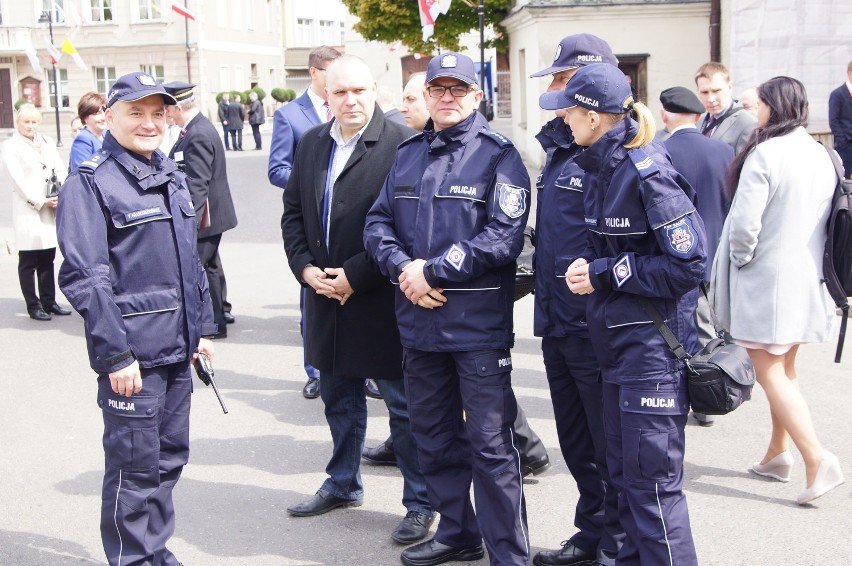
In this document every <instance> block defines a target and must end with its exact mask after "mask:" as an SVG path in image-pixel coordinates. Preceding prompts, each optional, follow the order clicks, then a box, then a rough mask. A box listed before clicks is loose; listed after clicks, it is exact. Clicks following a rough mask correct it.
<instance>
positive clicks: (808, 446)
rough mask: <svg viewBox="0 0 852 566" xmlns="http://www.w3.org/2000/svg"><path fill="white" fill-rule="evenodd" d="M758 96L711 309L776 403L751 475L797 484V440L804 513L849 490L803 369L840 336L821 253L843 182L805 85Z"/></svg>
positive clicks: (777, 83) (774, 84) (770, 86)
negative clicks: (823, 434)
mask: <svg viewBox="0 0 852 566" xmlns="http://www.w3.org/2000/svg"><path fill="white" fill-rule="evenodd" d="M757 95H758V108H757V116H758V127H757V129H756V130H755V131H754V132H753V133H752V137H751V139H750V140H749V142H748V143H747V144H746V147H745V148H744V149H743V151H742V153H740V154H739V155H737V157H736V158H735V159H734V163H733V164H732V185H731V186H732V188H733V189H734V199H733V202H732V203H731V210H730V213H729V214H728V218H727V220H726V221H725V225H724V227H723V228H722V237H721V241H720V243H719V249H718V251H717V253H716V259H715V262H714V265H713V275H712V285H711V301H712V302H713V304H714V306H715V309H716V313H717V315H718V316H719V319H720V321H721V322H722V324H723V325H725V326H726V327H728V328H730V332H731V335H732V336H733V337H734V338H736V340H737V342H738V343H740V344H741V345H742V346H745V347H746V348H748V352H749V355H750V356H751V359H752V361H753V362H754V367H755V370H756V372H757V382H758V383H759V384H760V385H761V387H763V389H764V391H765V392H766V397H767V399H768V400H769V408H770V412H771V416H772V433H771V436H770V438H769V446H768V447H767V449H766V453H765V454H764V455H763V457H762V459H761V460H759V461H758V462H755V463H754V464H753V465H752V467H751V471H753V472H754V473H755V474H758V475H761V476H765V477H769V478H773V479H776V480H778V481H782V482H786V481H789V480H790V475H791V470H792V468H793V456H792V454H791V453H790V451H789V449H788V447H789V442H790V439H791V438H792V440H793V443H794V444H795V445H796V447H797V448H798V449H799V452H800V453H801V455H802V458H803V459H804V463H805V473H806V482H807V484H806V485H807V487H806V489H805V490H804V491H803V492H801V493H800V494H799V496H798V498H797V501H798V503H799V504H805V503H808V502H810V501H813V500H814V499H816V498H817V497H819V496H821V495H823V494H825V493H826V492H828V491H829V490H831V489H833V488H835V487H837V486H838V485H840V484H841V483H843V473H842V472H841V470H840V464H839V463H838V461H837V458H836V457H835V456H834V455H833V454H832V453H830V452H829V451H828V450H825V449H823V447H822V445H821V444H820V442H819V440H818V439H817V436H816V432H815V430H814V425H813V421H812V419H811V414H810V411H809V409H808V405H807V402H806V401H805V398H804V397H803V396H802V393H801V391H800V390H799V385H798V383H797V374H796V367H795V365H796V354H797V352H798V349H799V345H800V344H804V343H808V342H823V341H825V340H827V339H828V338H829V337H830V335H831V333H832V327H833V323H834V318H835V309H834V303H833V302H832V300H831V297H830V296H829V294H828V291H827V290H826V288H825V285H824V284H823V282H822V279H823V270H822V254H823V248H824V246H825V238H826V222H827V220H828V213H829V209H830V205H831V199H832V195H833V194H834V187H835V184H836V175H835V172H834V167H833V165H832V163H831V160H830V158H829V156H828V154H827V153H826V151H825V149H824V148H823V147H822V146H820V144H818V143H817V142H815V141H814V140H813V138H811V136H810V135H809V134H808V133H807V131H805V126H806V125H807V123H808V98H807V93H806V92H805V87H804V85H803V84H802V83H801V82H799V81H797V80H796V79H793V78H790V77H775V78H773V79H770V80H768V81H766V82H765V83H763V84H761V85H760V86H759V87H758V88H757Z"/></svg>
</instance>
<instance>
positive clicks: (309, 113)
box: [267, 91, 322, 189]
mask: <svg viewBox="0 0 852 566" xmlns="http://www.w3.org/2000/svg"><path fill="white" fill-rule="evenodd" d="M321 123H322V121H321V120H320V117H319V116H317V111H316V110H314V105H313V103H312V102H311V98H310V97H309V96H308V91H305V92H303V93H302V96H300V97H299V98H297V99H296V100H294V101H293V102H291V103H289V104H285V105H284V106H282V107H281V108H279V109H278V110H276V111H275V117H274V120H273V124H272V145H271V146H270V150H269V168H268V169H267V175H268V176H269V182H270V183H272V184H273V185H275V186H276V187H280V188H282V189H283V188H285V187H286V186H287V181H288V180H289V179H290V171H291V170H292V169H293V157H294V156H295V155H296V146H297V145H298V144H299V140H300V139H302V135H303V134H304V133H305V132H307V131H308V130H310V129H311V128H313V127H314V126H318V125H320V124H321Z"/></svg>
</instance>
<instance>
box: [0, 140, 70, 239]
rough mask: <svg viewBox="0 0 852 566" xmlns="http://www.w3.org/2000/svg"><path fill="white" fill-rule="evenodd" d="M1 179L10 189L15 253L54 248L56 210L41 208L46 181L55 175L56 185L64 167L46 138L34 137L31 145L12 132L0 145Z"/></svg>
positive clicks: (65, 172) (61, 178)
mask: <svg viewBox="0 0 852 566" xmlns="http://www.w3.org/2000/svg"><path fill="white" fill-rule="evenodd" d="M0 151H2V155H0V159H2V172H3V178H4V179H5V180H6V181H7V182H8V184H9V186H10V187H11V189H12V223H13V224H14V227H15V244H16V245H17V247H18V249H19V250H46V249H49V248H55V247H56V210H55V209H53V208H50V207H49V206H45V205H44V201H45V197H46V196H47V195H46V191H45V187H46V185H47V180H48V179H49V178H50V176H51V171H55V172H56V178H57V179H58V181H59V182H60V183H62V182H64V181H65V177H66V176H67V175H68V168H67V167H66V165H65V163H63V162H62V159H61V158H60V157H59V152H58V151H56V145H55V143H54V142H53V140H51V139H50V138H46V137H44V136H41V135H38V134H37V135H36V140H35V142H32V141H30V140H28V139H27V138H25V137H24V136H22V135H21V134H19V133H18V132H15V133H13V134H12V137H11V138H9V139H8V140H6V141H5V142H3V146H2V150H0Z"/></svg>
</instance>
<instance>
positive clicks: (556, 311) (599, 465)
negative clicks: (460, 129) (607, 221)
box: [532, 33, 624, 566]
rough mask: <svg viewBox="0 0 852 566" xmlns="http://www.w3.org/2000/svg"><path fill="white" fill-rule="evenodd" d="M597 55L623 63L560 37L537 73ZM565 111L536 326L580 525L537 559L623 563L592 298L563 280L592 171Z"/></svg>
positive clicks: (543, 227)
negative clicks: (582, 162)
mask: <svg viewBox="0 0 852 566" xmlns="http://www.w3.org/2000/svg"><path fill="white" fill-rule="evenodd" d="M595 62H598V63H600V62H603V63H607V64H610V65H614V66H617V65H618V60H617V59H616V58H615V56H614V55H613V54H612V50H611V49H610V47H609V45H608V44H607V43H606V42H605V41H604V40H602V39H601V38H599V37H597V36H594V35H591V34H586V33H581V34H577V35H569V36H568V37H565V38H564V39H562V41H560V42H559V45H558V46H557V48H556V56H555V57H554V58H553V63H552V64H551V65H550V66H549V67H547V68H546V69H543V70H541V71H539V72H537V73H534V74H533V75H532V76H533V77H544V76H550V77H552V78H551V82H550V85H549V86H548V88H547V91H548V92H556V91H561V90H563V89H564V88H565V85H566V84H568V81H570V80H571V77H573V76H574V74H575V73H576V72H577V70H578V69H579V68H581V67H584V66H586V65H589V64H591V63H595ZM564 117H565V111H564V110H563V109H558V110H557V111H556V117H555V118H554V119H553V120H551V121H550V122H548V123H546V124H545V125H544V126H543V127H542V129H541V132H540V133H539V134H538V135H537V136H536V138H537V139H538V141H539V142H540V143H541V146H542V148H543V149H544V150H545V152H546V153H547V161H546V162H545V165H544V170H543V171H542V173H541V176H540V177H539V179H538V186H537V188H538V191H537V198H538V205H537V206H536V223H535V226H536V234H535V236H536V243H535V244H536V248H535V291H536V292H535V310H534V317H535V318H534V331H535V335H536V336H541V337H542V340H541V351H542V355H543V356H544V367H545V371H546V373H547V381H548V384H549V385H550V399H551V401H552V402H553V414H554V417H555V420H556V431H557V433H558V436H559V446H560V448H561V450H562V456H563V458H564V459H565V463H566V465H567V466H568V470H569V471H570V472H571V475H572V476H573V477H574V481H576V482H577V490H578V491H579V498H578V500H577V505H576V509H575V514H574V525H575V526H576V527H577V529H578V531H577V532H576V533H574V534H573V535H572V536H569V537H566V539H567V540H565V541H564V542H563V543H562V547H561V548H559V549H558V550H546V551H542V552H539V553H537V554H536V555H535V557H533V564H535V565H536V566H564V565H568V564H581V563H586V562H588V561H595V560H597V562H598V563H600V564H604V565H607V566H610V565H612V564H614V563H615V557H616V555H617V554H618V549H619V548H620V546H621V544H622V542H623V539H624V530H623V529H622V528H621V525H620V523H619V520H618V491H617V489H616V488H615V486H614V485H613V483H612V481H611V480H610V477H609V474H608V472H607V465H606V439H605V437H604V430H603V414H602V408H603V407H602V403H601V395H602V390H601V382H600V366H599V364H598V360H597V358H596V357H595V352H594V350H593V349H592V345H591V339H590V338H589V328H588V324H587V323H586V304H587V299H588V297H587V296H586V295H575V294H573V293H571V291H570V290H569V289H568V287H567V286H566V285H565V270H566V269H567V268H568V265H569V264H570V263H571V262H572V261H573V260H574V259H576V258H577V257H578V256H579V255H580V254H581V253H582V252H583V250H584V249H585V247H586V232H587V231H586V223H585V221H584V214H583V175H584V171H583V170H582V169H581V168H580V166H579V165H577V163H576V162H575V161H574V158H575V157H576V156H577V155H578V154H579V153H580V152H582V150H583V147H581V146H579V145H578V144H577V143H575V141H574V136H573V135H572V134H571V130H570V129H569V128H568V126H567V125H566V124H565V121H564Z"/></svg>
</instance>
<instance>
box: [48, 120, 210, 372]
mask: <svg viewBox="0 0 852 566" xmlns="http://www.w3.org/2000/svg"><path fill="white" fill-rule="evenodd" d="M56 224H57V231H58V235H59V246H60V248H61V250H62V255H63V256H64V257H65V261H63V263H62V267H61V268H60V270H59V287H60V288H61V289H62V292H63V293H64V294H65V296H66V297H67V298H68V300H69V301H70V302H71V305H72V306H73V307H74V309H75V310H77V312H79V313H80V315H82V317H83V320H84V321H85V329H86V342H87V344H88V349H89V362H90V364H91V366H92V369H94V370H95V371H96V372H98V373H109V372H113V371H117V370H119V369H121V368H123V367H126V366H128V365H130V364H131V363H132V362H133V360H134V359H136V360H138V361H139V366H140V367H142V368H148V367H154V366H161V365H166V364H171V363H176V362H183V361H188V359H189V358H190V357H191V355H192V354H193V353H194V352H195V351H196V349H197V347H198V341H199V338H200V337H201V336H209V335H212V334H215V332H216V324H215V323H214V322H213V309H212V307H211V305H210V295H209V292H208V289H207V276H206V275H205V273H204V269H203V268H202V267H201V263H200V262H199V260H198V253H197V251H196V227H195V209H194V208H193V205H192V201H191V199H190V195H189V190H188V189H187V186H186V181H185V176H184V175H183V173H180V172H178V171H177V166H176V165H175V163H174V161H172V160H170V159H167V158H166V157H165V155H163V153H162V152H160V151H156V152H155V153H154V154H153V155H152V157H151V159H150V160H147V159H145V158H144V157H142V156H140V155H138V154H135V153H132V152H129V151H128V150H126V149H124V148H123V147H122V146H121V145H119V144H118V142H117V141H116V140H115V138H113V137H112V136H111V135H110V134H109V133H107V134H106V135H105V136H104V143H103V147H102V148H101V150H100V151H99V152H98V153H96V154H95V155H93V156H92V157H91V158H90V159H89V160H88V161H84V162H83V163H82V164H81V165H80V167H79V168H78V169H77V171H75V172H74V173H73V174H72V175H70V176H69V177H68V179H67V180H66V182H65V184H64V185H63V187H62V191H61V192H60V196H59V207H58V211H57V219H56Z"/></svg>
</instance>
